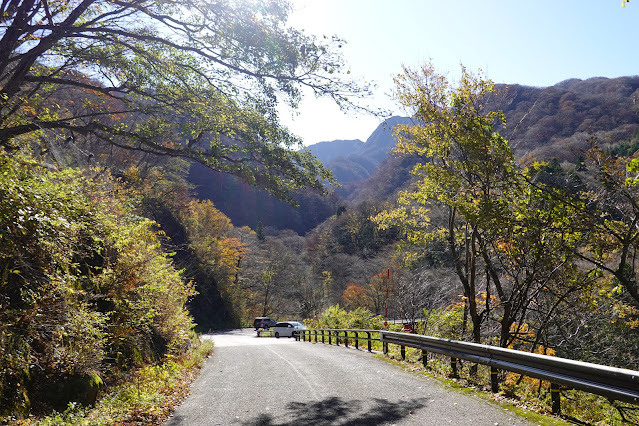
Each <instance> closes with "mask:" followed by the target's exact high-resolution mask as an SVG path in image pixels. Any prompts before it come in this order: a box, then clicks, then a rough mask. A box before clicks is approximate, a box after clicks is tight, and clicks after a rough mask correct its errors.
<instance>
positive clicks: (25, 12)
mask: <svg viewBox="0 0 639 426" xmlns="http://www.w3.org/2000/svg"><path fill="white" fill-rule="evenodd" d="M291 8H292V5H291V3H289V2H288V1H287V0H252V1H234V0H187V1H179V2H177V1H172V0H162V1H147V0H125V1H107V0H71V1H59V0H53V1H50V0H49V1H32V0H25V1H7V2H3V3H2V5H1V6H0V12H1V15H0V16H1V17H0V23H1V26H0V146H3V147H5V148H6V149H7V150H14V149H17V148H19V147H20V146H22V145H23V144H25V143H26V141H27V140H28V141H31V142H32V141H34V140H35V138H33V137H32V136H33V135H40V136H41V137H42V138H44V139H59V140H61V141H62V140H66V139H67V138H73V137H80V136H86V137H90V138H93V139H94V140H98V141H101V142H103V143H106V144H112V145H115V146H118V147H122V148H125V149H128V150H136V151H142V152H148V153H153V154H160V155H169V156H174V157H186V158H189V159H191V160H194V161H198V162H200V163H202V164H205V165H206V166H208V167H210V168H212V169H214V170H219V171H223V172H228V173H232V174H234V175H237V176H239V177H241V178H242V179H244V180H245V181H247V182H249V183H250V184H252V185H256V186H260V187H263V188H266V189H268V190H270V191H271V192H272V193H273V194H275V195H276V196H278V197H280V198H283V199H287V200H292V199H291V196H290V194H291V192H293V191H296V190H297V189H299V188H302V187H311V188H315V189H317V190H322V188H323V183H324V181H325V180H326V179H328V178H329V173H328V172H327V171H326V169H325V168H323V167H322V165H321V163H320V162H319V161H317V160H316V159H315V158H314V157H312V155H310V153H309V152H308V151H296V150H293V149H291V148H293V147H295V146H296V144H298V142H299V140H298V139H297V138H296V137H294V136H293V135H291V134H290V133H289V132H288V131H287V129H286V128H284V127H283V126H282V125H281V124H280V123H279V121H278V114H277V109H276V108H277V105H278V103H279V101H280V100H283V101H285V102H287V103H288V104H289V105H291V106H293V107H295V106H296V105H297V104H298V102H299V101H300V99H301V97H302V91H303V88H306V89H309V90H310V91H311V92H313V93H314V94H315V95H317V96H325V97H329V98H331V99H333V100H334V101H336V102H337V103H338V104H339V105H341V106H343V107H349V106H354V104H353V103H352V101H351V99H352V97H353V96H354V97H356V96H358V95H360V94H363V93H365V92H366V91H367V90H366V88H365V87H360V86H357V85H355V84H354V83H353V82H352V81H347V71H346V70H345V69H344V66H343V61H342V58H341V56H340V54H339V48H340V47H341V45H342V43H343V41H342V40H340V39H339V38H337V37H330V38H328V37H327V38H324V39H317V38H315V37H310V36H307V35H305V34H304V33H303V32H302V31H299V30H295V29H293V28H290V27H288V26H286V20H287V17H288V14H289V12H290V10H291ZM25 138H26V139H25Z"/></svg>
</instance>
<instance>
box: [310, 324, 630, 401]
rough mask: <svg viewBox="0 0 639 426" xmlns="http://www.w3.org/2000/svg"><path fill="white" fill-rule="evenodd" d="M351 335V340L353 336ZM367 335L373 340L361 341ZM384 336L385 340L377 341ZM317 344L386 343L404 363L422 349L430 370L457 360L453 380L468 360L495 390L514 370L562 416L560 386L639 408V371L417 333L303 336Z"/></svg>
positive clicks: (317, 331) (356, 332) (312, 331)
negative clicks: (435, 362) (481, 368)
mask: <svg viewBox="0 0 639 426" xmlns="http://www.w3.org/2000/svg"><path fill="white" fill-rule="evenodd" d="M349 333H351V335H350V336H349ZM360 333H367V337H364V338H362V337H359V334H360ZM373 333H378V334H379V338H378V339H376V338H373V337H372V335H373ZM307 338H308V341H309V342H310V341H312V338H314V339H315V342H316V343H317V342H318V341H319V340H320V339H321V342H322V343H324V342H325V340H328V343H329V344H331V341H332V340H335V342H336V344H337V345H339V342H340V340H342V341H343V342H345V345H346V346H348V340H349V339H350V340H354V341H355V347H356V348H359V344H358V343H359V340H366V341H368V351H369V352H370V351H371V342H372V341H381V342H382V348H383V349H382V350H383V353H384V354H387V353H388V345H389V344H395V345H399V346H400V354H401V357H402V359H405V358H406V347H411V348H416V349H421V350H422V362H423V364H424V366H426V365H427V360H428V358H427V353H428V352H433V353H437V354H440V355H444V356H448V357H450V359H451V368H452V372H453V376H457V360H459V359H463V360H467V361H471V362H473V363H476V364H482V365H487V366H490V368H491V375H490V377H491V390H492V392H495V393H496V392H498V391H499V371H500V370H502V371H511V372H515V373H520V374H523V375H526V376H529V377H534V378H538V379H541V380H546V381H548V382H550V391H551V397H552V411H553V413H559V411H560V409H561V405H560V386H561V385H563V386H565V387H567V388H572V389H578V390H583V391H586V392H590V393H593V394H596V395H601V396H604V397H606V398H609V399H613V400H618V401H624V402H630V403H633V404H639V371H634V370H628V369H623V368H615V367H609V366H605V365H599V364H593V363H588V362H582V361H573V360H569V359H566V358H559V357H553V356H548V355H540V354H534V353H530V352H523V351H517V350H513V349H506V348H500V347H497V346H490V345H482V344H477V343H470V342H461V341H457V340H450V339H442V338H438V337H431V336H424V335H419V334H412V333H400V332H395V331H386V330H354V329H309V330H303V331H301V332H300V333H299V336H298V340H304V341H306V340H307Z"/></svg>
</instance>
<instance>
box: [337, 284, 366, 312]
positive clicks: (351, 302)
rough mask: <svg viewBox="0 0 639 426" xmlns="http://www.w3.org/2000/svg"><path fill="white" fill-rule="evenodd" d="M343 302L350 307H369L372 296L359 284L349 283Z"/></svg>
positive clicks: (343, 295)
mask: <svg viewBox="0 0 639 426" xmlns="http://www.w3.org/2000/svg"><path fill="white" fill-rule="evenodd" d="M342 302H343V303H344V306H346V307H347V308H348V309H357V308H368V307H370V306H371V298H370V296H369V295H368V294H367V292H366V289H365V288H364V287H363V286H361V285H359V284H349V285H348V286H347V287H346V290H344V293H343V294H342Z"/></svg>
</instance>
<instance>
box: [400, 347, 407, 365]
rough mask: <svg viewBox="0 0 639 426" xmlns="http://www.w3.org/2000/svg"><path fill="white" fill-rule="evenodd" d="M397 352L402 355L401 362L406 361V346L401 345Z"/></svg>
mask: <svg viewBox="0 0 639 426" xmlns="http://www.w3.org/2000/svg"><path fill="white" fill-rule="evenodd" d="M399 352H400V353H401V354H402V361H406V346H404V345H402V346H401V348H400V350H399Z"/></svg>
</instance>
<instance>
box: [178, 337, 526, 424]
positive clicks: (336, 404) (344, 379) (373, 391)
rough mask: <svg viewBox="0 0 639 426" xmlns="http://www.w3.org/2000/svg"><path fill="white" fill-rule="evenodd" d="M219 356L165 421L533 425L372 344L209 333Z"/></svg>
mask: <svg viewBox="0 0 639 426" xmlns="http://www.w3.org/2000/svg"><path fill="white" fill-rule="evenodd" d="M206 338H212V339H213V341H214V342H215V350H214V353H213V356H212V357H210V358H209V359H208V360H207V362H206V363H205V365H204V368H203V369H202V372H201V374H200V376H199V377H198V379H197V380H196V381H195V383H194V384H193V386H192V388H191V391H192V395H191V396H190V397H189V398H188V399H187V400H186V401H185V402H184V403H183V404H182V405H181V406H180V407H178V409H177V410H176V411H175V413H174V414H173V416H172V417H171V418H170V419H169V420H168V422H167V423H166V425H168V426H177V425H188V426H200V425H201V426H204V425H206V426H209V425H245V426H275V425H278V426H293V425H302V426H310V425H347V426H364V425H366V426H369V425H451V424H452V425H530V424H532V423H530V422H529V421H528V420H526V419H523V418H521V417H517V416H516V415H515V414H514V413H511V412H509V411H507V410H504V409H503V408H501V407H498V406H496V405H493V404H490V403H488V402H486V401H484V400H482V399H480V398H477V397H473V396H467V395H462V394H460V393H458V392H454V391H450V390H447V389H446V388H445V387H444V386H443V385H441V384H440V383H438V382H437V381H435V380H432V379H429V378H427V377H423V376H418V375H416V374H411V373H408V372H406V371H404V370H402V369H401V368H398V367H397V366H394V365H392V364H390V363H387V362H384V361H383V360H380V359H378V358H376V357H375V356H374V355H372V354H369V353H368V352H365V351H361V350H360V351H358V350H355V349H352V348H349V349H346V348H344V347H343V346H340V347H336V346H328V345H322V344H310V343H308V342H306V343H305V342H296V341H295V340H294V339H287V338H281V339H275V338H272V337H261V338H258V337H256V336H255V332H254V331H252V330H234V331H227V332H220V333H215V334H213V335H208V336H206Z"/></svg>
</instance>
